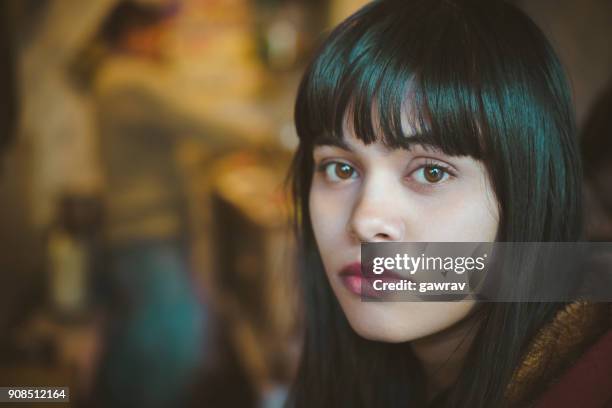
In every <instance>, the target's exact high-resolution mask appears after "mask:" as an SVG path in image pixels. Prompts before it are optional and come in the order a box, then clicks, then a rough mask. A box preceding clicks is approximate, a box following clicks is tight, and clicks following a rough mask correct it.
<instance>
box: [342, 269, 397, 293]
mask: <svg viewBox="0 0 612 408" xmlns="http://www.w3.org/2000/svg"><path fill="white" fill-rule="evenodd" d="M340 278H341V280H342V283H343V284H344V287H345V288H347V289H348V291H349V292H351V293H352V294H354V295H357V296H359V297H361V298H376V299H379V298H382V297H384V296H385V295H388V293H386V292H385V291H378V290H375V289H374V287H373V285H372V284H373V282H374V280H380V281H383V282H399V279H394V278H391V277H378V276H377V277H376V278H375V279H370V280H369V284H368V282H367V281H366V280H365V278H364V277H363V276H361V275H358V274H345V275H341V276H340Z"/></svg>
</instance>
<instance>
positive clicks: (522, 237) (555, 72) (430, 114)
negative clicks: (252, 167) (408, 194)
mask: <svg viewBox="0 0 612 408" xmlns="http://www.w3.org/2000/svg"><path fill="white" fill-rule="evenodd" d="M407 103H408V104H409V105H410V116H411V118H410V119H411V120H412V121H413V127H414V128H415V129H419V131H420V133H421V136H422V137H423V138H426V140H427V142H428V143H430V144H432V145H434V146H437V147H439V148H440V149H441V150H442V151H444V152H445V153H446V154H449V155H469V156H471V157H473V158H475V159H477V160H481V161H482V162H483V163H484V165H485V166H486V169H487V171H488V174H489V178H490V180H491V183H492V186H493V189H494V192H495V195H496V198H497V201H498V203H499V214H500V222H499V228H498V236H497V241H507V242H533V241H553V242H559V241H575V240H578V239H579V238H580V234H581V226H582V220H581V207H582V203H581V191H580V189H581V167H580V160H579V153H578V148H577V142H576V137H575V134H576V131H575V123H574V112H573V107H572V103H571V96H570V91H569V87H568V84H567V80H566V78H565V74H564V71H563V69H562V67H561V64H560V62H559V60H558V58H557V56H556V55H555V52H554V51H553V49H552V47H551V46H550V44H549V43H548V41H547V40H546V38H545V36H544V35H543V34H542V32H541V31H540V30H539V29H538V28H537V27H536V26H535V24H534V23H533V22H532V21H531V20H530V19H529V18H528V17H527V16H525V15H524V14H523V13H522V12H521V11H520V10H518V9H516V8H515V7H514V6H512V5H510V4H508V3H506V2H502V1H492V0H482V1H478V0H464V1H463V0H379V1H373V2H371V3H369V4H367V5H366V6H365V7H363V8H362V9H361V10H359V11H358V12H356V13H355V14H353V15H352V16H351V17H349V18H348V19H347V20H345V21H344V22H343V23H341V24H340V25H339V26H338V27H337V28H335V29H334V30H333V31H332V32H331V34H330V35H329V37H328V38H327V39H326V40H325V41H324V43H323V44H322V46H321V48H320V49H319V50H318V52H317V53H316V56H315V58H314V59H313V61H312V62H311V64H310V65H309V66H308V68H307V69H306V72H305V74H304V76H303V79H302V82H301V85H300V88H299V90H298V96H297V102H296V106H295V123H296V128H297V132H298V136H299V139H300V143H299V147H298V149H297V152H296V154H295V157H294V162H293V169H292V176H293V178H292V182H293V185H292V187H293V194H294V199H295V204H296V233H297V238H298V242H299V248H300V259H301V265H300V268H301V283H302V287H303V298H304V303H305V319H304V320H305V321H304V324H305V339H304V348H303V353H302V356H301V361H300V365H299V369H298V373H297V378H296V380H295V383H294V386H293V388H292V391H291V395H290V400H289V405H290V406H294V407H353V408H354V407H408V406H410V407H413V406H414V407H418V406H424V405H426V395H425V379H424V374H423V369H422V367H421V366H420V363H419V361H418V360H417V358H416V357H415V356H414V354H413V352H412V351H411V348H410V346H409V344H387V343H381V342H375V341H369V340H366V339H363V338H361V337H360V336H358V335H357V334H356V333H355V332H354V331H353V330H352V329H351V328H350V326H349V324H348V322H347V320H346V317H345V316H344V314H343V313H342V310H341V308H340V306H339V304H338V302H337V300H336V299H335V297H334V295H333V292H332V290H331V288H330V286H329V283H328V282H327V279H326V276H325V272H324V269H323V265H322V262H321V259H320V255H319V252H318V249H317V245H316V242H315V238H314V234H313V231H312V226H311V220H310V213H309V208H308V200H309V198H308V197H309V191H310V186H311V182H312V176H313V171H314V170H313V158H312V150H313V148H314V146H315V145H316V144H317V140H318V139H319V138H320V137H321V136H325V137H330V136H331V137H336V138H342V137H343V133H342V126H343V123H344V122H345V121H346V120H350V121H352V125H353V126H354V127H353V129H354V130H355V135H356V137H357V138H359V139H360V140H361V141H363V142H364V143H366V144H368V143H373V142H375V141H381V142H383V143H385V144H386V145H387V146H389V147H403V148H409V141H410V138H406V137H405V136H404V132H403V131H402V123H401V115H402V114H403V113H404V114H405V111H406V109H405V108H406V106H407ZM374 119H375V120H374ZM421 140H422V138H421ZM528 272H529V271H528V270H527V269H526V272H525V273H524V274H523V276H520V277H517V282H519V284H525V285H528V284H529V280H530V279H531V274H530V273H528ZM560 306H561V305H560V304H557V303H542V302H540V303H537V302H533V303H528V302H525V303H491V304H486V305H484V306H483V307H482V313H480V314H479V318H480V321H479V323H480V324H479V326H478V334H477V336H476V340H475V341H474V343H473V344H472V346H471V349H470V351H469V352H468V356H467V359H466V363H465V366H464V369H463V371H462V373H461V375H460V376H459V378H458V380H457V381H456V383H455V384H454V385H453V387H452V388H450V389H449V390H447V392H446V393H445V397H444V398H443V402H442V404H443V405H444V406H460V407H471V408H472V407H491V406H501V405H503V403H504V401H505V392H506V389H507V387H508V383H509V382H510V380H511V378H512V375H513V372H514V371H515V369H516V366H517V365H518V363H519V361H520V358H521V355H522V353H524V351H525V347H526V345H527V344H528V342H529V340H530V338H531V337H532V336H533V335H534V334H535V332H537V330H538V329H539V328H540V327H541V326H542V325H544V324H545V323H546V322H547V321H549V320H550V319H551V318H552V316H553V315H554V313H555V312H556V311H557V310H558V309H559V308H560Z"/></svg>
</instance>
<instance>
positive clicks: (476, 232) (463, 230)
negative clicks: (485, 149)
mask: <svg viewBox="0 0 612 408" xmlns="http://www.w3.org/2000/svg"><path fill="white" fill-rule="evenodd" d="M428 204H429V205H427V206H424V208H423V213H422V214H423V215H425V214H426V216H424V217H423V218H422V220H423V222H424V223H425V224H426V229H425V230H424V234H425V235H426V239H424V241H431V242H435V241H456V242H462V241H463V242H470V241H471V242H491V241H494V240H495V237H496V235H497V229H498V225H499V210H498V206H497V200H496V199H495V197H494V195H493V193H492V191H491V189H490V188H489V186H488V185H487V184H484V182H483V183H482V184H480V185H479V184H476V183H473V184H472V185H466V186H462V188H458V189H456V190H454V191H450V192H449V193H448V194H447V195H446V196H445V197H444V199H440V200H435V201H432V202H429V203H428Z"/></svg>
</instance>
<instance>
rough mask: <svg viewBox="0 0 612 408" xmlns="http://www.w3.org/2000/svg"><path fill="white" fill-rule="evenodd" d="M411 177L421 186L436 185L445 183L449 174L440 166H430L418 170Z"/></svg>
mask: <svg viewBox="0 0 612 408" xmlns="http://www.w3.org/2000/svg"><path fill="white" fill-rule="evenodd" d="M412 177H413V178H414V179H415V180H416V181H417V182H419V183H421V184H438V183H441V182H443V181H446V180H447V179H448V177H449V173H448V171H447V170H446V169H445V168H444V167H442V166H438V165H434V164H430V165H426V166H423V167H421V168H419V169H418V170H417V171H415V172H414V173H413V175H412Z"/></svg>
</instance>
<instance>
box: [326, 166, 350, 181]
mask: <svg viewBox="0 0 612 408" xmlns="http://www.w3.org/2000/svg"><path fill="white" fill-rule="evenodd" d="M324 171H325V175H326V176H327V178H328V179H329V180H330V181H333V182H339V181H343V180H348V179H352V178H356V177H357V172H356V171H355V168H354V167H353V166H351V165H350V164H347V163H341V162H332V163H327V164H325V165H324Z"/></svg>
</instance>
